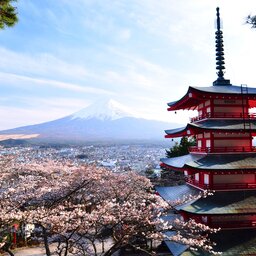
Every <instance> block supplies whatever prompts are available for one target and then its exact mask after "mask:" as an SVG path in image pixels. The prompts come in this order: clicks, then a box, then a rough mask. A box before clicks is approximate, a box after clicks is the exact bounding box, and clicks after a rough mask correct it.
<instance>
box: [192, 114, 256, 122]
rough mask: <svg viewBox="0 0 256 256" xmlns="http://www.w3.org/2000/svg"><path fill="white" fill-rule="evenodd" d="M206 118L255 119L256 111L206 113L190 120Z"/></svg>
mask: <svg viewBox="0 0 256 256" xmlns="http://www.w3.org/2000/svg"><path fill="white" fill-rule="evenodd" d="M205 118H231V119H232V118H244V119H255V118H256V113H251V114H243V113H230V114H229V113H205V114H202V115H199V116H195V117H192V118H190V122H191V123H193V122H196V121H199V120H202V119H205Z"/></svg>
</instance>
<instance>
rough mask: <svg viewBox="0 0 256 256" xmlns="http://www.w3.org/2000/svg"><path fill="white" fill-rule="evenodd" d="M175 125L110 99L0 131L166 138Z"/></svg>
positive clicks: (54, 136)
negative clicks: (49, 119) (70, 113)
mask: <svg viewBox="0 0 256 256" xmlns="http://www.w3.org/2000/svg"><path fill="white" fill-rule="evenodd" d="M175 127H177V124H175V123H168V122H161V121H156V120H147V119H143V118H138V117H136V116H135V115H133V114H131V113H130V112H129V111H128V110H127V108H126V107H124V106H122V105H121V104H120V103H118V102H116V101H114V100H109V101H100V102H97V103H96V104H92V105H90V106H88V107H87V108H84V109H82V110H80V111H78V112H76V113H74V114H72V115H69V116H66V117H63V118H60V119H56V120H53V121H50V122H45V123H41V124H35V125H28V126H23V127H17V128H14V129H10V130H5V131H0V134H3V135H10V134H11V135H17V134H23V135H31V134H37V135H38V137H37V138H34V139H31V140H33V141H40V142H47V141H48V142H61V143H64V142H76V143H83V142H89V141H90V142H114V141H139V140H140V141H141V140H146V141H153V140H162V141H164V134H165V133H164V130H166V129H170V128H175Z"/></svg>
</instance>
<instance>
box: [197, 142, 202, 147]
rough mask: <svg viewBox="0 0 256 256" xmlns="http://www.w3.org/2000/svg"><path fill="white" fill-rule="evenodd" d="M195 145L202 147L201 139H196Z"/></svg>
mask: <svg viewBox="0 0 256 256" xmlns="http://www.w3.org/2000/svg"><path fill="white" fill-rule="evenodd" d="M197 146H198V147H199V148H201V147H202V141H201V140H198V141H197Z"/></svg>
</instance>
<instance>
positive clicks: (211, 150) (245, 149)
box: [189, 146, 256, 153]
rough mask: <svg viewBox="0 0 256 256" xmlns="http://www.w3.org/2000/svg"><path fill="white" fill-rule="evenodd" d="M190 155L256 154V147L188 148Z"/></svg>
mask: <svg viewBox="0 0 256 256" xmlns="http://www.w3.org/2000/svg"><path fill="white" fill-rule="evenodd" d="M189 152H190V153H235V152H238V153H241V152H256V147H251V146H237V147H197V146H193V147H189Z"/></svg>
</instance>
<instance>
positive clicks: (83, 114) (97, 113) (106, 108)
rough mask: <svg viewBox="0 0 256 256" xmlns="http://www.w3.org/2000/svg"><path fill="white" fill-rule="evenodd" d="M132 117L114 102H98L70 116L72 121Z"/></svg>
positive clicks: (123, 107)
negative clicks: (77, 119)
mask: <svg viewBox="0 0 256 256" xmlns="http://www.w3.org/2000/svg"><path fill="white" fill-rule="evenodd" d="M132 116H134V115H133V114H131V113H130V112H129V110H127V108H126V107H125V106H123V105H122V104H120V103H119V102H117V101H115V100H112V99H110V100H107V101H98V102H96V103H94V104H91V105H89V106H88V107H87V108H84V109H81V110H80V111H78V112H76V113H74V114H72V115H71V118H72V119H76V118H79V119H91V118H96V119H100V120H116V119H120V118H123V117H132Z"/></svg>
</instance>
